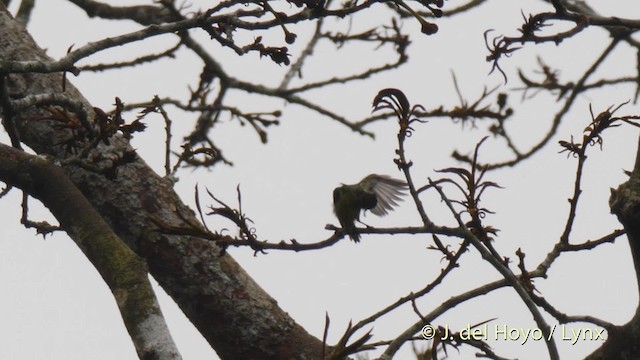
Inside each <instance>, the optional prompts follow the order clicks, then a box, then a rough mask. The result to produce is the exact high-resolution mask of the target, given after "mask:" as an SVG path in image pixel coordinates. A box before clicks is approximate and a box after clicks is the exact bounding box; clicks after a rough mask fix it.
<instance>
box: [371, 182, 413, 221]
mask: <svg viewBox="0 0 640 360" xmlns="http://www.w3.org/2000/svg"><path fill="white" fill-rule="evenodd" d="M360 185H361V186H362V188H363V189H364V190H365V191H367V192H370V193H373V194H375V195H376V198H377V200H378V203H377V204H376V206H375V207H374V208H373V209H371V212H372V213H374V214H375V215H378V216H385V215H387V214H388V213H389V210H392V209H393V207H394V206H397V205H398V201H401V200H402V198H401V196H402V195H404V194H405V191H406V190H407V187H408V185H407V183H406V182H404V181H402V180H398V179H394V178H392V177H390V176H387V175H377V174H371V175H369V176H367V177H365V178H364V179H362V181H361V182H360Z"/></svg>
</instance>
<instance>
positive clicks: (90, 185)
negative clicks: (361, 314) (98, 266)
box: [0, 9, 322, 359]
mask: <svg viewBox="0 0 640 360" xmlns="http://www.w3.org/2000/svg"><path fill="white" fill-rule="evenodd" d="M0 39H2V41H0V54H2V58H3V59H6V60H8V61H12V62H14V63H15V62H20V61H24V60H31V61H32V60H37V61H43V62H46V63H49V62H51V60H50V59H49V58H47V57H46V55H45V54H44V52H43V51H42V50H41V49H39V48H38V47H37V45H36V44H35V43H34V42H33V40H32V39H31V37H30V36H29V35H28V34H27V33H26V31H25V30H24V29H23V28H22V27H21V26H20V25H19V24H18V23H17V22H15V21H14V20H13V19H11V17H10V15H9V14H8V12H7V11H6V9H0ZM6 82H7V88H8V89H7V91H8V93H9V94H10V95H11V97H12V98H13V99H16V98H20V97H25V96H29V95H35V94H45V93H51V92H59V91H60V86H59V83H60V75H56V74H25V75H21V74H12V75H9V76H8V78H7V81H6ZM66 93H67V95H68V96H69V97H71V98H74V99H75V100H76V101H78V102H83V103H84V104H86V106H87V108H91V106H90V105H89V104H88V103H87V101H86V100H85V99H84V98H83V97H82V95H81V94H80V93H79V92H78V91H77V90H76V89H75V88H74V87H73V86H71V85H68V86H67V88H66ZM50 117H51V116H50V113H48V112H47V111H45V110H44V109H42V108H40V107H32V108H29V109H25V110H24V111H22V112H21V113H19V114H16V116H15V123H16V127H17V128H18V131H19V132H20V135H21V140H22V141H24V142H25V143H26V144H28V145H29V147H31V148H32V149H34V150H35V151H36V152H38V153H43V154H44V153H46V154H49V155H51V156H53V157H54V158H57V159H60V160H64V158H65V156H67V152H66V151H65V148H64V147H63V146H59V145H56V144H59V143H61V140H64V139H68V138H69V136H70V131H69V130H68V129H60V128H56V127H54V126H53V125H54V124H55V122H53V121H50V120H48V119H49V118H50ZM34 119H38V121H33V120H34ZM99 150H100V151H109V152H116V153H118V152H120V153H122V152H124V151H131V149H130V148H129V147H128V144H127V142H126V141H125V140H124V139H115V138H114V139H113V141H111V145H110V146H108V147H103V148H100V149H99ZM64 171H65V173H66V174H67V176H69V178H70V179H71V180H72V181H73V182H74V184H75V185H76V186H77V187H78V188H79V189H80V190H81V191H82V192H83V194H84V195H85V197H86V198H87V199H88V200H89V201H90V202H91V203H92V205H93V206H94V207H95V208H96V210H98V212H99V213H100V214H101V215H102V217H103V218H104V219H105V220H106V221H107V223H108V224H109V225H110V226H111V228H112V229H113V230H114V231H115V233H116V234H118V236H120V238H121V239H122V240H124V241H125V242H126V243H127V245H129V247H130V248H132V249H133V250H134V251H136V252H137V253H138V254H139V255H140V256H142V257H143V258H144V259H146V261H147V263H148V266H149V270H150V272H151V273H152V274H153V276H154V278H155V279H156V280H157V281H158V282H159V283H160V285H161V286H162V287H163V288H164V289H165V290H166V291H167V293H168V294H169V295H170V296H171V297H172V298H173V299H174V300H175V301H176V302H177V304H178V305H179V306H180V308H181V309H182V311H183V312H184V313H185V314H186V315H187V317H188V318H189V319H190V320H191V321H192V322H193V324H194V325H195V326H196V327H197V328H198V330H199V331H200V332H201V334H202V335H203V336H204V337H205V339H207V341H208V342H209V343H210V344H211V345H212V346H213V348H214V349H215V350H216V352H217V353H218V354H219V355H220V356H221V357H222V358H229V359H273V358H279V359H289V358H295V357H297V358H318V357H319V356H320V354H321V348H322V343H321V341H320V340H318V339H316V338H314V337H312V336H310V335H309V334H308V333H307V332H306V331H304V329H302V328H301V327H300V326H299V325H298V324H296V323H295V322H294V321H293V320H292V319H291V317H290V316H289V315H288V314H287V313H285V312H284V311H282V309H280V308H279V307H278V305H277V303H276V301H275V300H274V299H273V298H271V297H270V296H269V295H268V294H267V293H265V292H264V290H262V288H261V287H260V286H259V285H258V284H257V283H255V282H254V281H253V280H252V279H251V278H250V277H249V276H248V275H247V273H246V272H245V271H244V270H243V269H242V268H241V267H240V266H239V265H238V264H237V263H236V262H235V261H234V260H233V259H232V258H231V257H230V256H228V255H222V254H221V253H220V248H219V247H217V246H216V245H215V244H213V243H211V242H207V241H205V240H201V239H196V238H192V237H189V236H172V235H165V234H162V233H161V232H160V231H158V230H159V229H158V227H157V226H156V225H155V223H154V222H153V221H152V219H154V220H156V221H158V220H159V221H162V222H163V223H164V224H167V225H175V226H179V225H184V222H185V220H184V219H185V218H188V219H190V222H194V223H195V222H197V219H196V218H195V216H194V214H193V212H192V211H191V210H189V209H188V208H187V206H185V205H184V204H183V203H182V201H181V200H180V199H179V197H178V196H177V195H176V193H175V192H174V191H173V189H172V187H171V184H170V182H169V181H167V180H165V179H163V178H161V177H160V176H158V175H157V174H156V173H155V172H154V171H153V170H152V169H151V168H149V167H148V166H147V165H146V164H145V162H144V161H143V160H141V159H139V158H135V159H134V160H132V161H131V162H129V163H127V164H126V165H122V166H119V167H118V168H117V177H115V178H113V179H109V178H106V177H105V176H103V175H101V174H98V173H95V172H91V171H87V170H85V169H84V168H82V167H79V166H77V165H75V164H73V163H71V164H68V165H66V166H65V167H64ZM293 354H295V355H293Z"/></svg>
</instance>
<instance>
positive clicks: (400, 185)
mask: <svg viewBox="0 0 640 360" xmlns="http://www.w3.org/2000/svg"><path fill="white" fill-rule="evenodd" d="M405 187H406V183H404V182H402V181H400V180H396V179H393V178H390V177H388V176H384V175H375V174H372V175H369V176H367V177H366V178H364V179H363V180H362V181H361V182H359V183H357V184H353V185H341V186H338V187H337V188H335V190H333V212H334V213H335V214H336V217H337V218H338V220H339V221H340V225H341V226H342V228H343V229H344V230H345V232H346V233H347V234H348V235H349V237H350V238H351V239H352V240H353V241H355V242H359V241H360V235H359V234H358V232H357V231H356V225H355V222H356V221H360V212H361V211H362V210H371V211H372V212H373V213H374V214H376V215H378V216H384V215H386V214H387V211H388V210H390V209H391V208H392V206H393V205H396V201H397V200H399V199H400V198H399V195H401V194H402V191H403V190H404V188H405Z"/></svg>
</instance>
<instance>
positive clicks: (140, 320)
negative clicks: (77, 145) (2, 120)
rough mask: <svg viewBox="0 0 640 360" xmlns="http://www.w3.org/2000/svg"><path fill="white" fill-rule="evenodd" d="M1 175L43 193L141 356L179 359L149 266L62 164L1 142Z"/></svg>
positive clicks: (34, 193) (40, 196)
mask: <svg viewBox="0 0 640 360" xmlns="http://www.w3.org/2000/svg"><path fill="white" fill-rule="evenodd" d="M0 180H2V181H4V182H5V183H7V184H8V185H11V186H14V187H18V188H20V189H22V190H23V191H25V192H28V193H29V194H30V195H31V196H33V197H35V198H37V199H39V200H40V201H42V203H43V204H44V205H45V206H46V207H47V208H48V209H49V210H50V211H51V213H52V214H53V215H54V216H55V217H56V219H58V221H59V222H60V224H61V226H62V228H63V229H64V230H65V231H66V232H67V234H68V235H69V236H70V237H71V238H72V239H73V240H74V241H75V243H76V244H77V245H78V247H79V248H80V249H81V250H82V252H83V253H84V254H85V255H86V256H87V258H88V259H89V261H91V263H92V264H93V265H94V266H95V267H96V270H98V272H99V273H100V275H101V276H102V278H103V279H104V281H105V282H106V283H107V285H108V286H109V288H110V289H111V292H112V293H113V295H114V297H115V299H116V302H117V304H118V307H119V308H120V313H121V314H122V319H123V320H124V323H125V326H126V327H127V330H128V331H129V334H130V335H131V338H132V340H133V343H134V345H135V348H136V351H137V352H138V356H139V357H140V359H181V357H180V354H179V353H178V349H177V348H176V346H175V344H174V342H173V340H172V339H171V335H170V333H169V329H168V328H167V324H166V323H165V321H164V317H163V316H162V311H161V310H160V305H159V304H158V301H157V299H156V297H155V293H154V292H153V289H152V288H151V284H150V283H149V279H148V277H147V266H146V264H145V262H144V261H143V260H142V259H140V258H139V257H138V256H137V255H136V254H135V253H134V252H133V251H131V249H129V248H128V247H127V245H125V244H124V243H123V242H122V240H120V238H118V236H117V235H116V234H115V233H114V232H113V231H112V230H111V228H110V227H109V225H107V223H105V222H104V220H103V219H102V217H101V216H100V214H98V212H97V211H96V210H95V209H94V208H93V206H91V204H90V203H89V202H88V201H87V199H86V198H85V197H84V196H83V195H82V193H81V192H80V191H79V190H78V189H77V188H76V187H75V185H74V184H73V183H72V182H71V180H69V178H68V177H67V175H66V174H65V173H64V172H63V170H62V168H60V167H58V166H55V165H53V164H52V163H50V162H48V161H46V160H43V159H41V158H39V157H37V156H34V155H29V154H27V153H25V152H23V151H21V150H18V149H15V148H12V147H9V146H7V145H3V144H0Z"/></svg>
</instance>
